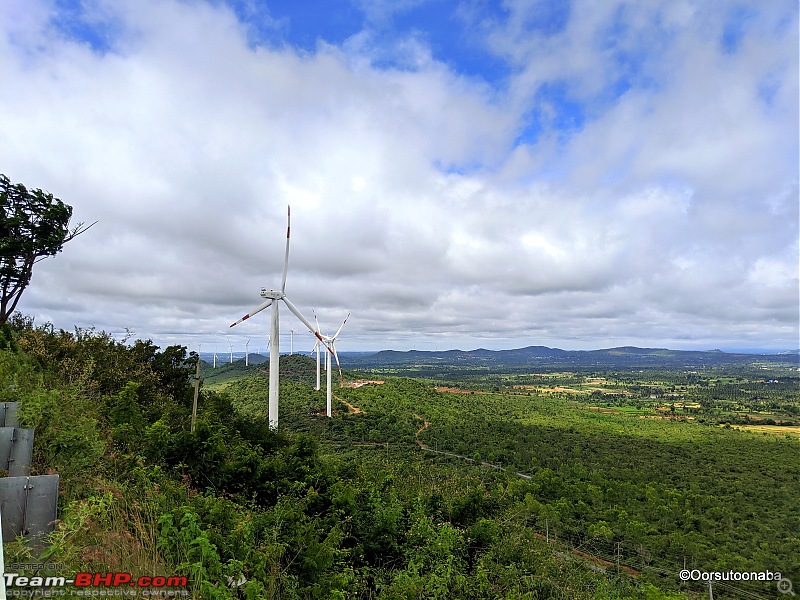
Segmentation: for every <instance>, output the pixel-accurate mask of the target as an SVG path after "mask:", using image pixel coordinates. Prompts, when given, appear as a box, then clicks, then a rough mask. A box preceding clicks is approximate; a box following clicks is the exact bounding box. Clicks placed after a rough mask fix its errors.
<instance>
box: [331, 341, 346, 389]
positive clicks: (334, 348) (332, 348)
mask: <svg viewBox="0 0 800 600" xmlns="http://www.w3.org/2000/svg"><path fill="white" fill-rule="evenodd" d="M331 350H333V357H334V358H335V359H336V366H337V367H338V369H339V387H342V384H343V383H344V375H342V365H340V364H339V355H338V354H336V346H334V345H333V344H331Z"/></svg>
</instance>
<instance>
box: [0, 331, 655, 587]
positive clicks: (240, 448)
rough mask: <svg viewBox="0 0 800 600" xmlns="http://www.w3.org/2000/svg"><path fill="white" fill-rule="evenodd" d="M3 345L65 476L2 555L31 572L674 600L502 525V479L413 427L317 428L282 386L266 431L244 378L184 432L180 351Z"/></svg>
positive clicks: (186, 371)
mask: <svg viewBox="0 0 800 600" xmlns="http://www.w3.org/2000/svg"><path fill="white" fill-rule="evenodd" d="M4 337H5V338H6V339H10V340H11V348H10V349H4V350H0V391H1V392H2V399H3V400H11V399H13V400H15V401H18V402H19V403H20V405H21V407H20V411H19V417H20V419H21V420H22V421H23V422H24V424H25V425H26V426H33V427H35V428H36V441H35V448H34V461H33V463H34V466H33V470H34V474H36V473H37V472H38V473H45V472H51V473H52V472H57V473H59V474H60V476H61V489H60V500H59V521H58V523H57V526H56V529H55V531H54V532H53V534H51V535H50V536H49V538H48V540H47V542H46V545H45V546H44V547H43V548H34V547H30V546H26V545H24V544H22V543H19V542H11V543H7V544H6V545H5V548H4V550H5V560H6V565H15V567H16V568H18V569H19V572H20V573H21V575H22V576H24V577H30V578H33V577H37V576H41V577H47V576H53V577H65V578H74V576H75V574H76V573H94V572H100V573H106V572H122V573H129V574H131V576H132V577H133V580H132V582H133V583H135V582H136V581H138V580H139V577H145V578H147V581H152V580H154V579H156V580H159V581H161V582H162V583H163V582H167V581H170V582H173V583H172V584H168V585H172V587H171V588H170V589H169V590H167V589H163V590H160V591H163V592H165V593H167V592H169V593H174V594H177V595H183V594H184V593H185V595H186V597H191V598H207V599H233V598H242V597H244V598H253V599H256V598H258V599H261V598H346V597H349V598H406V597H423V596H425V597H427V596H431V595H435V596H437V597H441V598H445V597H446V598H451V597H457V598H501V597H509V596H512V597H530V598H534V597H535V598H563V597H565V594H564V590H570V591H569V593H568V594H567V595H568V597H571V598H584V599H587V600H588V599H590V598H609V599H610V598H615V599H616V598H636V597H640V596H641V594H642V593H643V591H645V592H646V593H647V594H649V597H652V598H667V597H669V596H668V595H664V594H661V593H660V592H658V589H657V588H656V587H655V586H653V585H652V584H650V583H648V582H644V581H643V582H637V581H633V580H620V581H617V580H615V579H614V578H610V577H607V576H606V568H605V567H597V566H596V565H593V564H592V563H591V561H589V562H586V561H585V560H584V559H583V558H581V557H580V555H578V554H574V553H570V552H571V551H570V550H568V549H565V547H564V546H562V545H555V540H553V541H552V542H550V543H548V541H547V540H544V539H542V538H540V537H538V534H537V533H536V532H535V531H533V530H530V529H528V528H526V526H525V524H524V522H523V521H519V520H518V519H514V520H509V515H510V514H511V513H509V512H508V511H509V510H512V509H513V503H514V502H517V501H518V500H514V499H513V498H512V497H510V496H508V495H507V494H506V493H505V492H504V491H503V490H504V489H505V488H506V486H507V485H508V483H509V482H508V479H507V477H506V476H504V475H502V474H500V473H497V474H496V475H489V474H488V473H484V472H481V471H480V470H475V469H474V468H473V467H472V466H470V465H465V464H462V463H460V462H456V463H450V462H447V461H445V462H444V463H441V464H438V463H436V462H434V463H431V462H430V461H429V460H428V459H427V457H426V456H425V454H424V453H423V452H421V451H420V447H419V446H418V445H417V444H416V443H415V442H414V440H413V432H414V431H415V430H416V429H417V425H416V424H414V423H413V421H412V429H411V431H410V432H409V433H410V435H411V440H410V441H409V442H408V443H392V444H391V445H388V444H385V443H381V444H380V445H378V446H376V445H375V444H373V443H364V442H363V441H362V440H363V439H364V437H365V435H368V436H370V437H375V438H378V439H386V438H387V436H395V433H393V431H394V428H395V427H396V424H393V423H394V420H393V418H392V417H390V412H388V411H387V412H386V413H385V414H383V415H381V411H379V410H374V409H373V410H371V414H370V416H367V415H366V414H365V413H363V412H362V413H359V414H354V412H355V411H353V410H351V409H349V408H347V407H346V406H344V405H343V404H337V412H336V416H335V417H334V418H333V419H327V418H325V417H319V416H317V414H318V412H319V410H318V409H319V406H320V401H321V399H322V394H323V392H314V390H313V389H312V388H311V386H309V385H308V384H305V383H294V382H292V381H290V380H288V379H287V381H284V382H282V386H281V390H282V395H281V414H282V423H283V426H282V428H281V430H280V431H279V432H277V433H276V432H271V431H270V430H269V429H268V428H267V426H266V421H265V419H264V418H263V417H262V416H261V415H260V411H263V410H264V409H265V407H264V405H263V401H262V399H263V397H264V389H265V388H264V386H265V385H266V384H267V383H268V382H267V380H266V379H265V378H264V377H259V376H256V377H246V378H243V379H240V380H238V381H237V382H234V383H231V387H233V388H234V389H236V396H235V397H232V396H229V395H226V394H219V393H216V392H213V391H210V390H205V391H203V392H202V393H201V397H200V403H199V408H198V419H197V427H196V430H195V431H191V430H190V422H191V402H192V391H193V386H192V375H193V371H194V369H193V367H194V364H195V363H194V360H193V359H192V358H191V357H188V356H187V355H186V351H185V349H184V348H181V347H169V348H166V349H164V350H161V349H159V348H157V347H155V346H153V345H152V344H151V343H149V342H143V341H137V342H135V343H133V344H132V345H130V346H125V345H122V344H120V343H118V342H116V341H115V340H114V338H113V337H111V336H109V335H107V334H104V333H96V332H91V331H89V332H87V331H77V332H76V333H74V334H71V333H67V332H64V331H54V330H52V329H48V328H33V327H32V326H31V325H30V323H24V322H22V323H20V322H18V323H15V324H14V325H13V327H9V328H7V330H6V331H5V333H4ZM295 362H297V364H298V365H299V366H300V367H302V368H303V369H305V371H304V373H303V377H307V375H308V372H307V367H308V366H309V365H308V361H307V360H305V359H304V360H302V362H301V361H300V360H299V359H289V360H287V361H286V366H287V369H289V371H290V372H291V371H292V370H293V369H294V367H295V365H294V363H295ZM282 364H283V361H282ZM237 388H240V389H237ZM251 398H254V399H255V403H252V402H250V399H251ZM406 417H408V415H406ZM412 419H413V417H412ZM404 422H405V421H404ZM404 435H406V434H404ZM423 471H424V472H425V473H426V477H425V478H424V479H423V478H422V477H421V476H418V475H419V474H421V473H422V472H423ZM487 475H489V476H488V477H487ZM515 497H516V496H515ZM183 578H185V580H184V579H183ZM32 580H34V579H32ZM64 585H65V586H66V587H65V590H64V591H65V592H66V595H74V594H75V593H77V592H78V591H83V590H76V588H74V587H72V586H71V585H69V584H64ZM57 591H59V590H55V589H50V590H49V592H50V593H52V592H57ZM93 591H100V590H93Z"/></svg>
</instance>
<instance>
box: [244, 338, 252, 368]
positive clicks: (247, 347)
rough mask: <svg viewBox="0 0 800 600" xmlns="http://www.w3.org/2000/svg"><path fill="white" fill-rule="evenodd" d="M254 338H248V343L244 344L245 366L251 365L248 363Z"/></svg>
mask: <svg viewBox="0 0 800 600" xmlns="http://www.w3.org/2000/svg"><path fill="white" fill-rule="evenodd" d="M251 339H253V338H247V343H246V344H245V345H244V366H245V367H249V366H250V364H249V363H248V359H249V356H250V340H251Z"/></svg>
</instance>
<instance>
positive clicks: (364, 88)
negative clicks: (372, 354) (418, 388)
mask: <svg viewBox="0 0 800 600" xmlns="http://www.w3.org/2000/svg"><path fill="white" fill-rule="evenodd" d="M414 6H417V3H409V4H408V6H406V7H405V8H404V9H403V10H404V11H405V10H407V9H409V8H413V7H414ZM91 7H92V12H91V14H90V15H88V16H87V15H86V14H84V15H82V16H81V15H78V16H74V15H73V16H72V17H70V18H72V19H79V20H80V19H83V21H86V20H87V19H89V20H91V21H92V23H93V24H94V25H93V29H92V31H94V32H95V33H97V32H98V31H99V32H101V33H102V34H103V35H104V37H103V38H102V40H99V41H98V40H94V41H92V40H90V39H89V38H88V37H87V35H85V34H81V33H80V32H79V31H78V30H76V27H77V26H74V25H73V26H70V27H67V26H66V25H65V21H64V20H65V17H64V15H63V14H61V13H59V10H60V9H59V8H58V5H56V4H51V3H50V2H48V1H46V0H37V1H31V2H21V1H18V2H11V3H7V4H5V5H4V7H3V8H1V9H0V11H3V12H1V13H0V23H2V25H0V28H2V30H0V60H2V62H3V64H4V70H5V71H6V80H7V81H13V82H14V83H15V85H13V86H3V87H2V88H1V89H0V115H2V117H0V158H2V161H0V163H1V165H2V166H0V171H2V172H4V173H6V174H7V175H8V176H9V177H11V179H12V180H13V181H21V182H24V183H25V184H26V185H28V186H32V187H42V188H45V189H48V190H49V191H52V192H53V193H54V194H55V195H56V196H58V197H60V198H62V199H64V200H65V201H66V202H68V203H69V204H71V205H73V206H74V208H75V217H76V219H78V220H83V221H94V220H96V219H97V220H99V221H100V222H99V224H98V225H97V226H96V227H94V228H93V229H92V230H91V231H90V232H88V233H87V234H86V235H84V236H81V238H79V239H77V240H75V241H73V242H71V243H70V244H69V245H68V246H66V247H65V249H64V252H63V253H62V254H60V255H58V256H57V257H55V258H52V259H48V260H47V261H44V262H42V263H41V264H40V265H38V268H37V270H36V272H35V273H34V278H33V283H32V285H31V287H30V289H29V290H28V291H27V292H26V294H25V295H24V296H23V301H22V303H21V309H22V310H23V311H24V312H27V313H29V314H32V315H35V316H36V317H37V319H39V320H51V321H52V322H53V323H54V324H55V325H56V326H59V327H65V328H71V327H72V326H73V325H79V326H87V325H96V326H98V327H101V328H105V329H108V330H110V331H121V330H122V329H123V328H125V327H130V328H132V329H133V330H135V331H136V332H137V334H139V335H141V336H144V337H151V338H153V339H154V341H156V342H157V343H161V344H166V343H183V344H187V345H195V346H196V344H198V343H201V342H202V343H204V346H207V347H210V346H213V345H214V344H219V345H220V347H222V346H224V345H226V344H227V342H225V341H224V340H225V338H224V335H225V334H227V333H228V331H227V325H228V324H229V323H230V322H232V321H233V320H235V319H236V318H238V317H239V316H241V314H243V313H244V312H246V311H248V310H250V309H251V308H253V307H254V306H256V305H257V304H259V303H260V301H261V299H260V297H259V293H258V292H259V289H260V288H261V287H262V286H263V287H267V288H274V287H276V286H278V285H279V283H280V277H281V270H282V266H283V251H284V244H285V226H286V221H285V220H286V205H287V204H291V205H292V247H291V259H290V269H289V276H288V281H287V293H288V294H289V295H290V297H291V298H292V301H293V302H294V303H295V304H296V305H297V306H298V307H299V308H300V309H301V310H302V311H303V312H304V313H306V314H307V315H308V316H309V317H310V311H311V309H312V307H313V308H316V309H317V310H318V314H319V316H320V320H321V322H322V323H323V327H324V328H325V329H334V328H335V327H337V326H338V324H339V323H340V322H341V320H342V319H343V318H344V316H345V315H346V314H347V312H348V311H351V312H352V313H353V316H352V317H351V320H350V321H349V322H348V326H347V330H346V333H347V335H346V336H343V337H342V342H341V349H344V350H348V349H351V350H355V349H381V348H384V347H391V346H395V347H398V348H399V349H405V348H406V347H409V346H411V345H412V344H413V345H414V346H415V347H417V348H418V349H420V348H433V347H439V348H440V349H444V348H445V347H462V348H469V347H476V346H481V345H483V346H488V347H512V346H519V345H525V344H539V343H542V344H547V345H553V346H561V347H571V348H576V347H604V346H609V345H614V344H615V343H635V344H638V345H670V344H671V345H673V346H674V345H680V346H681V347H717V346H724V345H726V344H727V345H728V346H730V347H742V346H761V347H766V348H777V349H782V348H787V347H792V346H795V345H796V341H797V317H798V315H797V311H798V273H797V259H798V243H797V240H798V228H797V221H798V214H797V213H798V207H797V179H798V178H797V162H798V152H797V139H796V135H795V134H796V131H797V129H798V122H797V114H798V97H797V96H798V95H797V87H798V82H797V73H798V65H797V53H796V51H795V50H796V45H797V35H798V34H797V18H796V17H797V14H796V13H797V10H796V7H794V8H793V7H783V8H780V7H777V5H769V6H761V5H760V4H757V5H754V6H753V16H752V17H751V18H749V19H748V20H747V23H746V26H743V30H742V31H741V33H740V34H737V36H734V37H731V35H730V34H726V29H725V21H724V20H720V19H719V18H718V15H717V14H716V13H715V12H712V11H711V10H710V9H709V8H707V7H706V5H705V3H693V2H665V3H662V4H647V5H642V4H639V3H625V2H620V3H617V4H614V3H603V5H602V6H598V5H597V4H596V3H592V4H591V5H583V4H580V3H577V4H575V5H573V6H572V9H571V10H569V11H566V12H563V11H556V12H553V11H552V10H550V8H551V7H552V5H551V4H542V3H533V4H530V3H522V2H508V3H506V4H505V7H506V10H502V11H499V12H497V13H494V14H484V13H482V12H481V10H482V9H481V8H480V5H478V4H475V5H472V6H471V7H469V6H467V5H465V6H464V7H462V9H461V10H460V11H459V12H458V15H459V16H460V18H461V19H462V21H463V22H464V23H465V24H466V25H465V26H466V27H471V26H474V27H475V29H474V30H475V31H477V32H479V33H478V34H477V36H478V37H477V38H474V39H476V42H475V43H480V44H482V47H483V50H484V51H486V52H490V53H493V54H494V55H495V56H497V57H498V58H499V59H500V60H503V61H505V62H506V63H507V65H508V66H509V73H510V75H509V77H508V79H507V80H506V81H504V82H503V83H502V84H490V83H489V82H488V81H487V80H484V79H483V78H482V77H481V75H480V73H464V72H463V71H461V72H460V71H458V70H456V69H455V68H453V67H452V65H451V62H452V61H448V60H444V59H443V58H442V57H439V56H437V54H436V52H435V51H434V49H433V46H432V45H431V41H430V40H431V37H434V36H435V32H432V33H429V34H427V35H420V34H415V33H413V32H412V33H410V34H408V33H402V32H395V33H392V34H391V35H389V34H387V33H386V32H387V31H389V30H390V27H391V23H392V18H393V16H394V15H396V14H397V12H396V11H394V10H393V9H392V10H389V8H388V5H387V6H384V7H383V9H381V8H380V7H379V6H377V5H376V6H374V7H373V8H370V10H369V11H366V12H367V14H365V16H364V26H363V29H362V31H361V32H360V33H356V34H355V35H353V36H351V37H350V38H349V39H348V40H346V41H345V42H343V43H342V44H340V45H333V44H331V43H328V42H324V41H320V42H319V43H318V44H317V47H316V49H315V50H314V51H309V50H308V49H300V48H295V47H293V46H292V45H291V43H290V42H289V41H287V40H285V39H284V40H282V38H281V37H280V36H281V35H283V34H282V31H285V30H286V29H287V27H289V28H290V25H291V24H290V23H289V24H288V25H287V26H286V27H283V26H279V24H276V23H275V22H273V21H270V17H269V14H268V11H267V12H265V13H264V14H260V15H259V18H261V19H264V20H265V21H263V22H260V25H261V30H262V36H261V39H260V42H263V41H264V36H267V37H269V36H272V38H270V39H268V40H267V41H268V42H269V43H258V42H259V40H257V41H255V42H254V36H253V27H254V22H245V21H243V20H242V19H243V17H242V15H239V16H237V15H236V14H235V13H234V12H233V11H232V10H230V9H229V8H227V7H226V6H225V5H224V4H220V3H207V2H202V1H197V2H190V3H185V2H177V1H176V2H172V1H169V2H145V3H144V4H142V3H141V2H111V1H105V0H97V1H96V2H93V3H92V4H91ZM379 9H380V10H379ZM262 12H263V11H262ZM401 12H402V11H401ZM98 23H99V25H98ZM284 25H286V24H285V23H284ZM378 25H379V26H378ZM84 26H85V27H88V25H86V24H85V23H84ZM423 27H424V24H420V29H422V28H423ZM263 31H266V32H267V33H263ZM726 35H727V37H726ZM388 58H391V60H388ZM285 314H286V316H284V317H283V318H282V323H283V326H284V330H287V329H288V328H289V327H293V328H294V329H295V330H299V329H300V328H301V327H302V326H301V325H300V324H299V323H294V325H292V324H290V322H293V320H294V317H291V316H289V314H288V312H286V313H285ZM259 317H260V320H259V319H255V318H254V319H253V320H250V321H248V322H247V323H244V324H242V326H240V327H239V328H237V329H234V330H231V331H230V333H231V335H232V336H234V338H236V339H238V337H242V336H246V337H251V336H255V335H261V336H263V337H266V333H267V330H268V319H267V317H266V316H264V315H263V314H262V315H259ZM237 336H238V337H237Z"/></svg>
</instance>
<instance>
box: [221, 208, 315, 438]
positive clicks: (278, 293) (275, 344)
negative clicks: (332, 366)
mask: <svg viewBox="0 0 800 600" xmlns="http://www.w3.org/2000/svg"><path fill="white" fill-rule="evenodd" d="M290 234H291V209H287V212H286V255H285V257H284V259H283V277H282V278H281V289H280V290H268V289H266V288H261V297H262V298H266V300H265V301H264V302H263V303H261V304H260V305H258V306H257V307H256V308H254V309H253V310H252V311H250V312H249V313H247V314H246V315H245V316H243V317H242V318H241V319H239V320H238V321H236V322H235V323H233V324H231V327H234V326H236V325H238V324H239V323H241V322H242V321H246V320H247V319H249V318H250V317H252V316H253V315H255V314H257V313H260V312H261V311H262V310H264V309H265V308H267V307H268V306H272V323H271V327H270V338H269V427H270V429H277V428H278V395H279V382H278V373H279V372H280V371H279V368H278V362H279V361H280V321H279V317H278V306H279V302H278V301H279V300H283V302H284V304H286V307H287V308H288V309H289V310H290V311H292V313H294V315H295V316H296V317H297V318H298V319H300V321H301V322H302V323H303V325H305V326H306V327H307V328H308V330H309V331H310V332H311V333H313V334H314V335H315V336H316V337H317V338H319V339H320V340H322V338H321V337H320V335H319V332H318V331H315V330H314V327H312V325H311V323H309V322H308V319H306V318H305V317H304V316H303V315H302V314H300V311H299V310H297V307H296V306H295V305H294V304H292V303H291V301H290V300H289V298H287V297H286V273H287V271H288V269H289V237H290Z"/></svg>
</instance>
